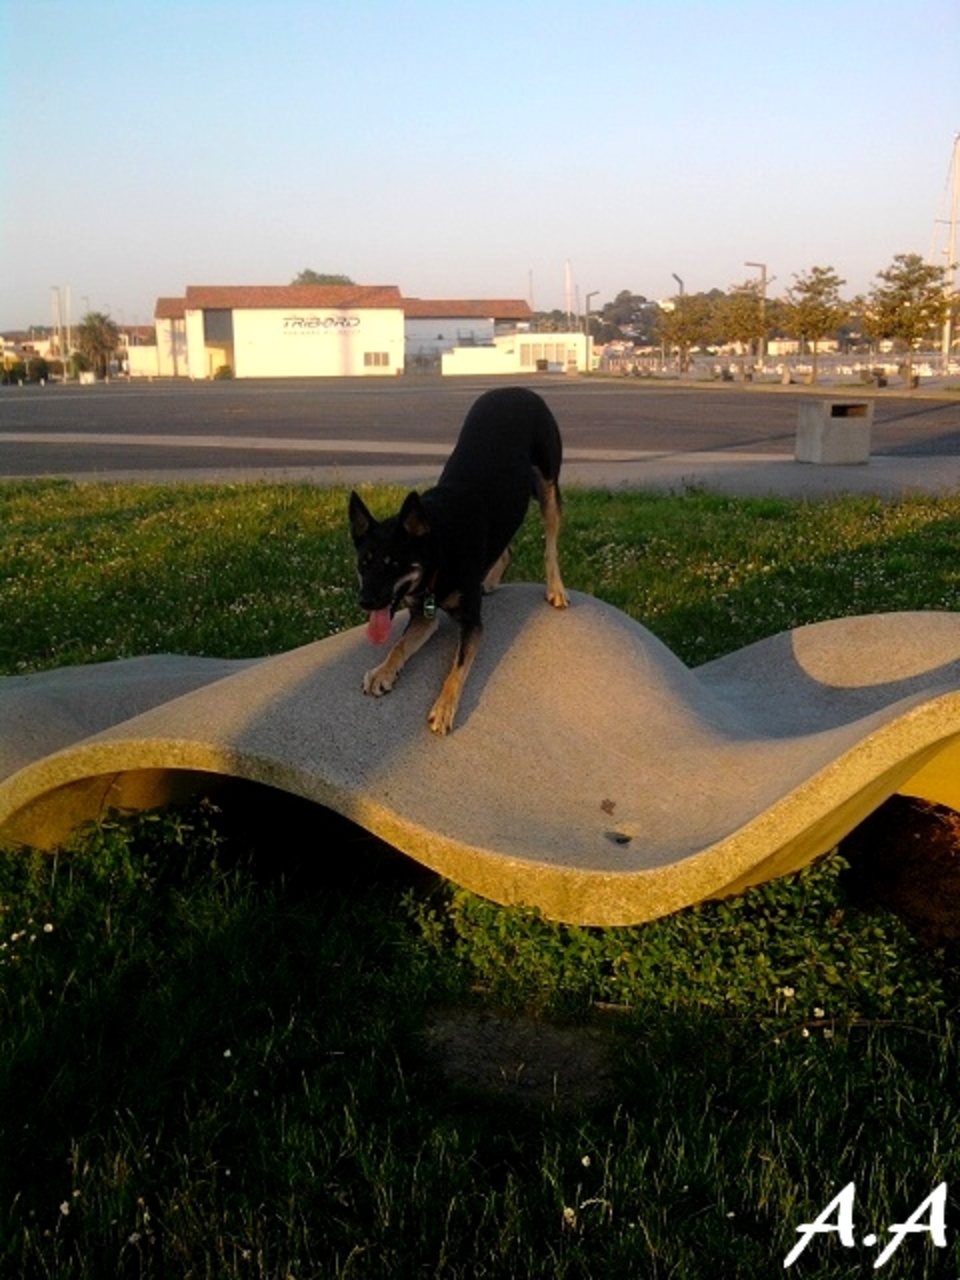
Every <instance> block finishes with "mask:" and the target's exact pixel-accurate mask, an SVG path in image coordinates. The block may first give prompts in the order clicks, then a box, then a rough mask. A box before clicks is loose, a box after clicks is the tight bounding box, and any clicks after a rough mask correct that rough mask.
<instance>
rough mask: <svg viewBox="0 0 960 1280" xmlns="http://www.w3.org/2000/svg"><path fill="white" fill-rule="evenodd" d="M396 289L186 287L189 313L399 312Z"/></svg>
mask: <svg viewBox="0 0 960 1280" xmlns="http://www.w3.org/2000/svg"><path fill="white" fill-rule="evenodd" d="M402 306H403V299H402V298H401V297H400V290H399V289H398V288H397V286H396V285H393V284H385V285H363V284H295V285H242V284H241V285H189V286H188V287H187V297H186V308H187V310H188V311H286V310H288V309H290V308H291V307H298V308H307V307H314V308H317V309H323V310H340V309H346V308H366V309H368V310H384V309H388V308H396V310H398V311H399V310H400V309H401V308H402Z"/></svg>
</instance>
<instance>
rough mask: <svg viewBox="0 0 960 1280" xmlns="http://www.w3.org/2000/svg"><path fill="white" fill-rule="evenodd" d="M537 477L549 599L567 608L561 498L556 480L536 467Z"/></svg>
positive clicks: (557, 607) (555, 604)
mask: <svg viewBox="0 0 960 1280" xmlns="http://www.w3.org/2000/svg"><path fill="white" fill-rule="evenodd" d="M534 475H535V476H536V479H537V497H538V498H539V499H540V513H541V515H542V516H543V528H544V533H545V538H546V547H545V550H544V556H543V564H544V570H545V574H546V579H547V590H546V596H547V600H549V602H550V603H551V604H552V605H553V607H554V608H555V609H565V608H566V607H567V605H568V604H569V603H570V598H569V596H568V595H567V591H566V588H565V587H564V585H563V581H562V579H561V577H560V560H559V557H558V555H557V540H558V538H559V536H560V499H559V491H558V489H557V484H556V481H555V480H545V479H544V477H543V476H542V475H541V473H540V472H539V471H538V470H537V468H536V467H534Z"/></svg>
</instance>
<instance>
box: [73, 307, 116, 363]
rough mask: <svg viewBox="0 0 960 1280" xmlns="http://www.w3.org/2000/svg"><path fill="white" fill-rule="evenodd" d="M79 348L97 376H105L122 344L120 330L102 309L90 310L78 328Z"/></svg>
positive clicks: (77, 339) (76, 335) (77, 340)
mask: <svg viewBox="0 0 960 1280" xmlns="http://www.w3.org/2000/svg"><path fill="white" fill-rule="evenodd" d="M75 337H76V342H77V349H78V350H79V352H80V354H81V355H83V356H85V357H86V359H87V360H89V361H90V364H91V366H92V368H93V371H94V372H95V373H96V375H97V377H99V378H104V377H106V374H107V365H108V363H109V361H110V360H111V359H112V357H113V356H114V355H115V354H116V350H117V347H118V346H119V345H120V330H119V329H118V328H117V326H116V324H114V322H113V321H112V320H111V319H110V317H109V316H107V315H104V314H103V312H102V311H90V312H88V313H87V315H85V316H84V317H83V319H82V320H81V321H80V323H79V324H78V325H77V329H76V334H75Z"/></svg>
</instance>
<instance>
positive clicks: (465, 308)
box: [403, 298, 533, 320]
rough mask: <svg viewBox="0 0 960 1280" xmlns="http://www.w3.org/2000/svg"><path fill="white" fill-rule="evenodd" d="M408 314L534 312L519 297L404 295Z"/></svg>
mask: <svg viewBox="0 0 960 1280" xmlns="http://www.w3.org/2000/svg"><path fill="white" fill-rule="evenodd" d="M403 310H404V314H405V315H408V316H410V318H411V319H415V320H420V319H422V320H457V319H472V320H475V319H481V320H532V319H533V312H532V311H531V310H530V307H529V305H528V304H527V303H526V302H523V301H521V300H520V299H519V298H495V299H489V298H470V299H462V298H461V299H459V300H457V299H452V300H451V299H447V298H439V299H434V298H404V299H403Z"/></svg>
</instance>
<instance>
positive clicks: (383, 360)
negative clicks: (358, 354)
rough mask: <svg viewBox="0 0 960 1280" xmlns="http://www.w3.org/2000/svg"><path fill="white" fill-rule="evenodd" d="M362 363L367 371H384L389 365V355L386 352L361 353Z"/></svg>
mask: <svg viewBox="0 0 960 1280" xmlns="http://www.w3.org/2000/svg"><path fill="white" fill-rule="evenodd" d="M363 363H364V366H365V367H366V368H367V369H374V368H376V369H386V368H387V367H388V365H389V364H390V353H389V352H388V351H365V352H364V353H363Z"/></svg>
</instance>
